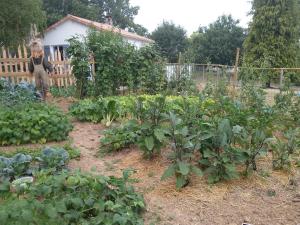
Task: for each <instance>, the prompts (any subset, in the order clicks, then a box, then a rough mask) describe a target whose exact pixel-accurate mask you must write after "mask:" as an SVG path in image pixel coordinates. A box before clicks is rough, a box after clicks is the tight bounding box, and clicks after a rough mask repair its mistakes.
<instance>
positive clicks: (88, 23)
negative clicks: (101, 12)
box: [45, 14, 154, 43]
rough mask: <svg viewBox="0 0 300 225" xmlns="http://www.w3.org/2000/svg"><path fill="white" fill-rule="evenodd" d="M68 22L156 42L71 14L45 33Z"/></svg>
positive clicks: (138, 39) (130, 37) (139, 39)
mask: <svg viewBox="0 0 300 225" xmlns="http://www.w3.org/2000/svg"><path fill="white" fill-rule="evenodd" d="M67 20H72V21H75V22H78V23H81V24H83V25H86V26H89V27H91V28H95V29H96V30H99V31H101V30H106V31H112V32H115V33H119V34H120V35H121V36H123V37H126V38H128V39H134V40H137V41H143V42H147V43H153V42H154V41H153V40H151V39H149V38H146V37H143V36H140V35H138V34H135V33H132V32H129V31H126V30H122V29H119V28H116V27H114V26H112V25H109V24H105V23H99V22H95V21H92V20H88V19H84V18H81V17H78V16H73V15H70V14H69V15H67V16H66V17H64V18H62V19H61V20H59V21H58V22H56V23H55V24H53V25H51V26H50V27H48V28H47V29H46V30H45V33H46V32H48V31H50V30H52V29H54V28H56V27H57V26H59V25H60V24H62V23H64V22H65V21H67Z"/></svg>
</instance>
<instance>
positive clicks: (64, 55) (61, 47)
mask: <svg viewBox="0 0 300 225" xmlns="http://www.w3.org/2000/svg"><path fill="white" fill-rule="evenodd" d="M68 47H69V46H68V45H58V46H54V47H53V48H54V53H55V54H56V53H57V51H59V52H60V56H61V58H60V59H59V60H61V61H62V60H66V59H68V55H67V48H68ZM56 56H57V55H56Z"/></svg>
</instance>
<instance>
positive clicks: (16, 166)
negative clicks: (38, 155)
mask: <svg viewBox="0 0 300 225" xmlns="http://www.w3.org/2000/svg"><path fill="white" fill-rule="evenodd" d="M31 161H32V157H31V156H30V155H24V154H20V153H19V154H16V155H15V156H14V157H12V158H6V157H3V156H0V181H4V180H13V179H14V178H16V177H19V176H22V175H24V174H28V173H30V172H29V165H30V163H31Z"/></svg>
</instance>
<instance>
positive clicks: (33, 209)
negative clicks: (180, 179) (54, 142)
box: [0, 147, 145, 225]
mask: <svg viewBox="0 0 300 225" xmlns="http://www.w3.org/2000/svg"><path fill="white" fill-rule="evenodd" d="M35 154H36V152H35ZM69 159H70V155H69V153H68V151H66V150H65V149H63V148H49V147H47V148H45V149H43V150H42V151H41V152H40V154H39V155H38V156H36V157H34V156H32V155H29V154H22V153H18V154H16V155H14V156H12V157H10V158H9V157H3V156H0V201H1V205H0V221H1V224H7V225H9V224H53V225H54V224H142V223H143V222H142V221H143V220H142V218H141V212H142V211H143V210H144V208H145V204H144V200H143V197H142V196H141V195H139V194H137V193H135V191H134V189H133V188H132V186H130V185H129V184H128V183H129V182H130V179H129V175H130V171H124V173H123V177H121V178H115V177H104V176H96V175H92V174H87V173H81V172H79V171H73V172H71V171H69V170H67V163H68V161H69Z"/></svg>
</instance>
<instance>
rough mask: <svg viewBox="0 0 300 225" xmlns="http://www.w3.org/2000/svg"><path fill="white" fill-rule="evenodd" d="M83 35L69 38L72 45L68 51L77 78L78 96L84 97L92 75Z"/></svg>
mask: <svg viewBox="0 0 300 225" xmlns="http://www.w3.org/2000/svg"><path fill="white" fill-rule="evenodd" d="M81 39H82V37H79V36H77V37H72V38H71V39H69V40H68V42H69V43H70V46H69V47H68V49H67V51H68V54H70V55H71V56H72V57H71V65H72V67H73V68H72V73H73V75H74V76H75V78H76V89H77V90H76V91H77V96H79V97H80V98H83V97H85V96H86V95H87V88H88V79H89V77H90V76H91V71H90V62H89V61H90V55H89V49H88V46H87V45H86V42H85V41H84V42H81Z"/></svg>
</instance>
